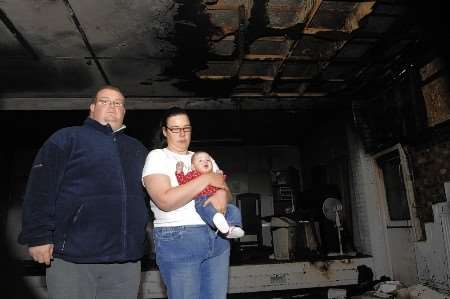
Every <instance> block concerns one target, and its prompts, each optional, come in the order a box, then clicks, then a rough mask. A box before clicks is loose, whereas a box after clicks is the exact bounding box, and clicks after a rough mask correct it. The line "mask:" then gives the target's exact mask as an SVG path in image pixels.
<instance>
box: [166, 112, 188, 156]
mask: <svg viewBox="0 0 450 299" xmlns="http://www.w3.org/2000/svg"><path fill="white" fill-rule="evenodd" d="M191 131H192V129H191V122H190V121H189V117H188V116H187V115H186V114H178V115H174V116H171V117H169V118H168V119H167V123H166V127H165V128H163V134H164V136H165V137H166V139H167V147H168V148H169V149H170V150H171V151H173V152H176V153H180V154H185V153H186V152H187V150H188V148H189V144H190V143H191Z"/></svg>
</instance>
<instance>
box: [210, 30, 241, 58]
mask: <svg viewBox="0 0 450 299" xmlns="http://www.w3.org/2000/svg"><path fill="white" fill-rule="evenodd" d="M235 51H236V39H235V37H234V35H230V36H227V37H225V38H223V39H221V40H219V41H215V42H212V43H211V48H210V49H209V53H210V54H213V55H218V56H223V57H224V58H227V57H231V56H232V55H233V53H234V52H235Z"/></svg>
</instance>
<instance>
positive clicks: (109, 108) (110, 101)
mask: <svg viewBox="0 0 450 299" xmlns="http://www.w3.org/2000/svg"><path fill="white" fill-rule="evenodd" d="M124 101H125V98H124V96H123V95H122V94H121V93H120V92H118V91H115V90H112V89H102V90H100V91H99V92H97V95H96V97H95V102H94V103H92V104H91V105H90V107H89V110H90V117H91V118H92V119H94V120H96V121H98V122H99V123H101V124H102V125H106V124H109V125H110V126H111V128H112V129H113V130H114V131H115V130H117V129H119V128H120V127H121V126H122V124H123V118H124V116H125V107H124Z"/></svg>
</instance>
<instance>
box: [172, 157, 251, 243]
mask: <svg viewBox="0 0 450 299" xmlns="http://www.w3.org/2000/svg"><path fill="white" fill-rule="evenodd" d="M183 167H184V165H183V162H181V161H180V162H178V163H177V166H176V171H175V175H176V177H177V180H178V183H179V184H180V185H182V184H185V183H187V182H189V181H190V180H192V179H194V178H196V177H198V176H200V175H202V174H204V173H209V172H212V171H213V162H212V158H211V156H210V155H209V154H208V153H207V152H203V151H199V152H195V153H194V154H193V155H192V158H191V169H192V170H191V171H189V172H188V173H186V174H184V173H183ZM218 189H219V188H217V187H214V186H211V185H209V186H207V187H206V188H205V189H203V190H202V191H201V192H200V193H199V194H197V196H196V197H195V198H194V200H195V209H196V211H197V213H198V214H199V215H200V217H201V218H202V219H203V221H205V222H206V223H207V224H208V225H210V226H211V227H213V228H217V229H218V230H219V231H220V232H221V233H222V234H224V235H225V236H226V237H227V238H229V239H233V238H241V237H242V236H244V230H243V229H242V228H241V227H242V218H241V212H240V210H239V209H238V208H237V207H236V206H235V205H232V204H228V205H227V212H226V213H225V215H223V214H222V213H219V212H217V210H216V209H215V208H214V207H213V206H212V205H211V204H209V205H207V206H206V207H204V206H203V204H204V202H205V201H206V200H207V199H208V197H209V196H211V195H213V194H214V193H215V192H216V191H217V190H218Z"/></svg>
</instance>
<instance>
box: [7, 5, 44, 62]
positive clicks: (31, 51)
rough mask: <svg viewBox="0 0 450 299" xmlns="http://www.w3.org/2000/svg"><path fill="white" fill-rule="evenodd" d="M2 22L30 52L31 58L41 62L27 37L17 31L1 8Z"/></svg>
mask: <svg viewBox="0 0 450 299" xmlns="http://www.w3.org/2000/svg"><path fill="white" fill-rule="evenodd" d="M0 20H2V22H3V24H5V26H6V28H8V30H9V31H10V32H11V34H12V35H13V36H14V37H15V38H16V39H17V41H18V42H19V43H20V44H21V45H22V47H23V48H24V49H25V50H26V51H27V52H28V54H29V55H30V56H31V58H33V59H35V60H39V56H38V55H37V54H36V52H35V51H34V49H33V47H32V46H31V45H30V43H29V42H28V41H27V40H26V39H25V37H24V36H23V35H22V34H21V33H20V31H19V30H17V28H16V26H14V24H13V22H11V20H10V19H9V18H8V16H7V15H6V13H5V12H4V11H3V10H2V9H1V8H0Z"/></svg>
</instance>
